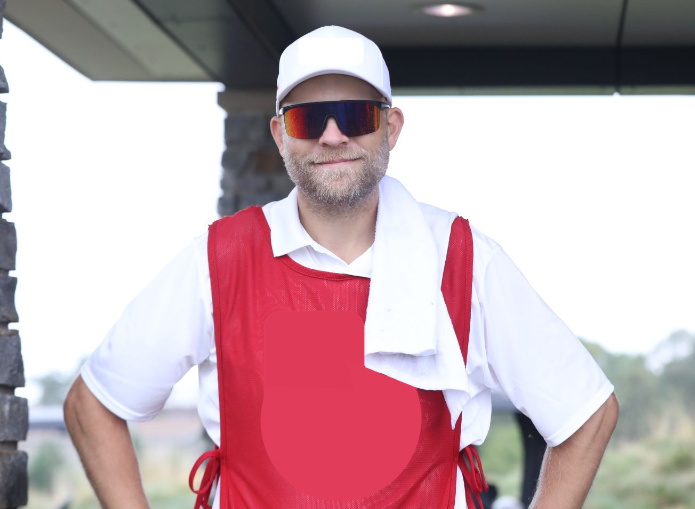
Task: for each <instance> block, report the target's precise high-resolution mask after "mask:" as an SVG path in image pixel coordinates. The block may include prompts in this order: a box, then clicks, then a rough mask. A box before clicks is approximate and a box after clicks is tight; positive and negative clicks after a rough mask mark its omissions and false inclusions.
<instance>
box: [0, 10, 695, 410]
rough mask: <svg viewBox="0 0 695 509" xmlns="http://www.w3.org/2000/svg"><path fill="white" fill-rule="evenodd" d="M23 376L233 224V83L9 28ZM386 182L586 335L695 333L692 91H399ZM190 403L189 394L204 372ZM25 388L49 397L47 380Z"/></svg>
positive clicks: (186, 388) (3, 50)
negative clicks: (65, 57) (467, 235)
mask: <svg viewBox="0 0 695 509" xmlns="http://www.w3.org/2000/svg"><path fill="white" fill-rule="evenodd" d="M0 63H1V64H2V66H3V67H4V69H5V71H6V74H7V78H8V81H9V84H10V93H9V94H7V95H6V96H5V97H3V98H1V99H2V100H3V101H5V102H7V103H8V113H7V134H6V140H5V141H6V145H7V146H8V148H9V149H10V150H11V151H12V160H10V161H8V162H7V163H8V165H9V166H10V168H11V178H12V197H13V203H14V208H13V211H12V212H11V213H9V214H4V216H3V217H4V218H5V219H6V220H8V221H12V222H14V223H15V224H16V227H17V237H18V249H17V270H16V271H13V272H12V275H14V276H16V277H17V278H18V285H17V293H16V305H17V309H18V312H19V316H20V322H19V323H17V324H14V325H13V327H14V328H17V329H18V330H19V331H20V335H21V338H22V348H23V356H24V363H25V372H26V375H27V377H29V378H30V379H33V378H36V377H38V376H42V375H44V374H47V373H49V372H61V373H72V372H74V371H75V370H76V369H77V367H78V365H79V362H80V360H81V359H84V357H86V356H87V355H89V353H90V352H91V351H92V350H93V349H94V348H95V347H96V346H97V345H98V344H99V342H100V341H101V340H102V338H103V337H104V336H105V334H106V333H107V332H108V330H109V328H110V327H111V326H112V325H113V323H115V322H116V321H117V320H118V317H119V316H120V314H121V312H122V311H123V309H124V308H125V306H126V305H127V304H128V302H129V301H130V300H131V299H132V298H133V297H134V296H135V295H136V294H137V293H138V292H139V291H140V290H141V289H142V288H143V287H144V286H145V285H146V284H147V283H148V282H149V281H150V280H151V279H152V278H153V277H154V276H155V275H156V274H157V273H158V272H159V270H161V268H162V267H163V266H164V265H165V264H166V263H167V262H168V261H169V260H171V259H172V258H173V257H174V256H175V255H176V253H177V252H178V251H180V250H181V249H183V248H184V247H185V246H186V245H188V244H189V243H190V242H191V241H192V239H193V238H194V237H196V236H198V235H201V234H203V233H205V231H206V229H207V226H208V225H209V224H210V223H211V222H213V221H214V220H215V219H217V217H218V216H217V212H216V206H217V198H218V197H219V195H220V187H219V180H220V177H221V167H220V158H221V155H222V151H223V149H224V138H223V134H224V133H223V122H224V116H225V114H224V112H223V110H222V109H221V108H219V107H218V106H217V102H216V94H217V92H218V91H221V90H222V89H223V86H222V85H221V84H219V83H177V84H170V83H115V82H92V81H91V80H89V79H87V78H86V77H84V76H82V75H81V74H79V73H78V72H77V71H75V70H73V69H72V68H71V67H69V66H68V65H66V64H65V63H63V62H62V61H61V60H60V59H58V58H57V57H56V56H54V55H53V54H52V53H50V52H49V51H47V50H46V49H44V48H43V47H42V46H40V45H39V44H38V43H36V42H35V41H34V40H32V39H31V38H30V37H28V36H27V35H26V34H24V33H23V32H22V31H20V30H19V29H18V28H16V27H14V26H12V25H11V24H10V23H8V22H5V31H4V35H3V39H2V41H0ZM394 106H398V107H400V108H401V109H402V110H403V112H404V116H405V126H404V129H403V132H402V134H401V137H400V139H399V140H398V144H397V146H396V147H395V149H394V150H393V151H392V153H391V162H390V165H389V172H388V173H389V175H391V176H393V177H395V178H397V179H399V180H400V181H401V182H403V183H404V184H405V186H406V187H407V188H408V189H409V190H410V192H411V193H412V194H413V195H414V196H415V198H416V199H418V200H419V201H421V202H425V203H430V204H432V205H436V206H438V207H441V208H444V209H447V210H453V211H456V212H458V213H459V214H460V215H462V216H464V217H466V218H468V219H469V220H470V221H471V224H472V225H473V226H474V227H476V228H478V229H479V230H481V231H482V232H483V233H485V234H486V235H488V236H490V237H491V238H493V239H494V240H495V241H496V242H498V243H500V244H501V245H502V247H503V248H504V249H505V251H507V253H509V255H510V256H511V258H512V260H514V262H515V263H516V265H517V266H518V267H519V268H520V270H521V271H522V272H523V273H524V275H525V276H526V278H527V279H528V280H529V282H530V283H531V285H532V286H533V287H534V288H535V289H536V291H537V292H538V293H539V294H540V296H541V297H542V298H543V299H544V300H545V301H546V303H548V305H549V306H550V307H551V308H552V309H553V310H554V311H555V312H556V314H557V315H558V316H559V317H560V318H561V319H562V320H563V321H564V322H565V323H566V324H567V325H568V326H569V328H570V329H571V330H572V331H573V332H574V333H575V334H576V335H578V336H580V337H582V338H585V339H587V340H590V341H593V342H597V343H600V344H601V345H603V346H604V347H605V348H607V349H608V350H610V351H613V352H628V353H646V352H649V351H650V350H651V349H652V348H653V347H654V346H655V345H656V344H657V343H658V342H659V341H661V340H663V339H665V338H666V337H668V336H669V334H671V333H672V332H673V331H676V330H679V329H686V330H690V331H695V263H693V260H695V234H694V232H695V210H694V207H693V201H694V200H693V190H694V189H695V185H694V184H695V154H694V153H693V141H692V140H693V139H695V136H694V135H695V132H694V131H695V126H694V125H693V123H692V119H693V118H695V97H693V96H636V97H630V96H553V97H499V96H490V97H485V96H468V97H454V96H446V97H441V96H440V97H404V96H396V97H394ZM185 380H186V381H185V382H184V384H181V386H182V388H177V389H176V391H175V394H174V396H175V397H177V398H181V399H182V400H185V399H187V398H188V399H190V398H192V397H193V396H192V395H193V392H194V390H195V387H194V385H195V373H194V372H193V371H192V372H191V373H189V375H187V377H186V379H185ZM17 392H18V394H20V395H24V396H27V397H29V398H30V401H31V399H32V398H35V396H36V390H35V388H32V387H31V386H30V387H28V388H26V389H20V390H18V391H17Z"/></svg>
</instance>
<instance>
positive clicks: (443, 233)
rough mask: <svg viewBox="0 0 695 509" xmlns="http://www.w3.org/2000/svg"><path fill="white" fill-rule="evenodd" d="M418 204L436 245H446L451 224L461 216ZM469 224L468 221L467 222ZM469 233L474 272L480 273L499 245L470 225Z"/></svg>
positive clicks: (424, 204) (498, 248) (425, 204)
mask: <svg viewBox="0 0 695 509" xmlns="http://www.w3.org/2000/svg"><path fill="white" fill-rule="evenodd" d="M418 206H419V207H420V210H421V211H422V214H423V215H424V217H425V221H426V222H427V224H428V226H429V227H430V230H431V231H432V234H433V235H434V238H435V239H436V241H437V244H438V245H441V247H442V248H443V247H444V246H448V244H449V236H450V234H451V229H452V225H453V224H454V221H455V220H456V218H458V217H461V216H459V214H458V213H457V212H451V211H448V210H444V209H441V208H439V207H435V206H433V205H429V204H427V203H420V202H418ZM469 224H470V222H469ZM470 228H471V234H472V236H473V264H474V272H477V273H482V272H484V270H485V267H487V265H488V263H489V261H490V259H491V258H492V256H493V254H494V253H495V252H496V251H499V250H501V247H500V245H499V244H498V243H497V242H495V241H494V240H493V239H492V238H490V237H488V236H487V235H485V234H484V233H483V232H481V231H480V230H478V229H477V228H475V227H474V226H472V225H470Z"/></svg>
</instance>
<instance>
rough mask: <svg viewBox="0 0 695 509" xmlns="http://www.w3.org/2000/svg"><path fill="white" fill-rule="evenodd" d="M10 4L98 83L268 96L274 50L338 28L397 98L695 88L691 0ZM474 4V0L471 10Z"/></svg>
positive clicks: (14, 0) (694, 6) (14, 17)
mask: <svg viewBox="0 0 695 509" xmlns="http://www.w3.org/2000/svg"><path fill="white" fill-rule="evenodd" d="M420 5H423V3H421V2H418V1H413V2H408V1H404V0H349V1H347V0H8V2H7V9H6V17H7V18H8V19H9V20H10V21H11V22H13V23H14V24H16V25H18V26H19V27H20V28H22V29H23V30H25V31H26V32H27V33H29V34H30V35H31V36H33V37H34V38H35V39H36V40H38V41H39V42H41V43H42V44H44V45H45V46H46V47H47V48H48V49H49V50H51V51H53V52H54V53H55V54H56V55H58V56H59V57H60V58H62V59H63V60H65V61H66V62H67V63H68V64H70V65H72V66H73V67H74V68H75V69H77V70H78V71H80V72H82V73H83V74H85V75H86V76H88V77H90V78H91V79H94V80H117V81H120V80H124V81H220V82H223V83H224V84H225V85H226V86H227V87H228V88H231V89H244V90H248V89H263V90H274V89H275V80H276V77H277V62H278V59H279V56H280V54H281V53H282V50H283V49H284V48H285V47H286V46H287V45H288V44H289V43H291V42H292V41H293V40H294V39H296V38H297V37H299V36H300V35H302V34H304V33H307V32H309V31H311V30H313V29H315V28H317V27H320V26H324V25H330V24H338V25H341V26H345V27H347V28H351V29H353V30H356V31H358V32H361V33H363V34H364V35H366V36H367V37H369V38H370V39H372V40H374V41H375V42H376V43H377V44H378V45H379V46H380V47H381V48H382V52H383V53H384V57H385V59H386V62H387V64H388V66H389V70H390V74H391V81H392V86H393V88H394V93H411V94H412V93H414V94H417V93H429V94H432V93H434V94H449V93H451V94H495V93H500V94H537V93H587V94H602V93H613V92H615V91H616V90H617V91H620V92H621V93H671V94H673V93H695V1H693V0H659V1H658V2H656V1H654V0H563V1H562V2H559V1H557V0H524V1H523V2H520V1H518V0H476V5H477V6H478V7H479V8H480V10H479V12H477V13H476V14H474V15H472V16H466V17H463V18H434V17H429V16H425V15H424V14H422V13H421V11H420V10H419V9H417V7H418V6H420ZM468 5H470V4H468Z"/></svg>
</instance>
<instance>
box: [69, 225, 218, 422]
mask: <svg viewBox="0 0 695 509" xmlns="http://www.w3.org/2000/svg"><path fill="white" fill-rule="evenodd" d="M206 253H207V234H205V235H201V236H200V237H197V238H196V239H195V240H194V241H193V242H192V243H191V244H190V245H189V246H188V247H187V248H185V249H184V250H183V251H181V252H180V253H179V254H178V255H177V256H176V257H175V258H174V259H173V260H172V261H171V262H169V264H167V265H166V266H165V267H164V269H163V270H162V271H161V272H160V273H159V274H158V275H157V276H156V277H155V278H154V280H152V281H151V282H150V283H149V284H148V285H147V286H146V287H145V288H144V289H143V290H142V291H141V292H140V293H139V294H138V295H137V296H136V297H135V298H134V299H133V300H132V301H131V302H130V304H128V306H127V307H126V309H125V311H124V312H123V314H122V315H121V317H120V319H119V320H118V322H116V324H115V325H114V326H113V327H112V328H111V330H110V331H109V332H108V334H107V335H106V337H105V338H104V340H103V341H102V342H101V344H100V345H99V346H98V347H97V349H96V350H95V351H94V352H93V353H92V354H91V355H90V357H89V358H88V359H87V361H86V363H85V364H84V365H83V366H82V369H81V371H80V374H81V376H82V378H83V379H84V382H85V384H86V385H87V387H88V388H89V389H90V391H91V392H92V393H93V394H94V395H95V396H96V398H97V399H98V400H99V401H100V402H101V403H102V404H103V405H104V406H106V408H108V409H109V410H111V411H112V412H113V413H114V414H116V415H118V416H119V417H121V418H122V419H125V420H130V421H146V420H150V419H152V418H153V417H154V416H155V415H156V414H157V412H159V411H160V410H161V409H162V407H163V406H164V403H165V402H166V400H167V398H168V397H169V395H170V394H171V390H172V388H173V386H174V384H175V383H176V382H178V381H179V380H180V379H181V378H182V377H183V375H185V374H186V372H188V370H189V369H191V368H192V367H193V366H195V365H197V364H200V363H201V362H203V361H204V360H205V359H206V358H208V356H209V355H210V353H211V349H213V348H214V335H213V322H212V302H211V298H212V297H211V294H210V289H209V270H208V265H207V256H206ZM206 285H207V287H206Z"/></svg>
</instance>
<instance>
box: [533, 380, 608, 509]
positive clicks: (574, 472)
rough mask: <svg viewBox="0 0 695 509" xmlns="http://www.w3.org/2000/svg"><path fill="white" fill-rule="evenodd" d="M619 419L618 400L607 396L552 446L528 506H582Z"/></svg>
mask: <svg viewBox="0 0 695 509" xmlns="http://www.w3.org/2000/svg"><path fill="white" fill-rule="evenodd" d="M617 422H618V400H617V399H616V397H615V394H612V395H611V396H610V397H609V398H608V400H607V401H606V402H605V403H604V404H603V405H602V406H601V407H600V408H599V409H598V410H597V411H596V412H595V413H594V415H592V416H591V417H590V418H589V420H588V421H586V422H585V423H584V424H583V425H582V427H581V428H579V429H578V430H577V431H576V432H575V433H574V434H573V435H572V436H570V437H569V438H568V439H567V440H565V441H564V442H563V443H561V444H560V445H558V446H556V447H549V448H548V449H547V451H546V453H545V457H544V458H543V466H542V468H541V476H540V478H539V479H538V488H537V491H536V495H535V496H534V497H533V501H532V502H531V505H530V507H529V509H551V508H552V509H575V508H576V509H580V508H581V507H582V505H583V504H584V500H585V499H586V496H587V494H588V493H589V488H591V483H592V482H593V480H594V477H595V476H596V472H597V470H598V467H599V464H600V463H601V458H602V457H603V453H604V451H605V449H606V446H607V445H608V440H609V439H610V437H611V435H612V434H613V430H614V429H615V425H616V423H617Z"/></svg>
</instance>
